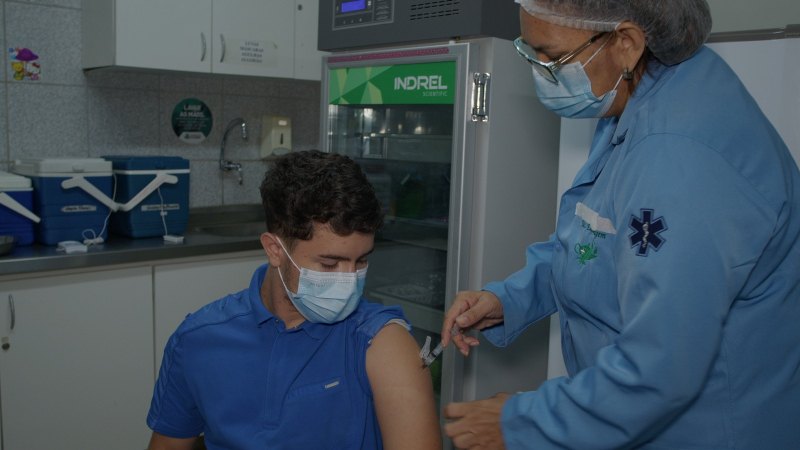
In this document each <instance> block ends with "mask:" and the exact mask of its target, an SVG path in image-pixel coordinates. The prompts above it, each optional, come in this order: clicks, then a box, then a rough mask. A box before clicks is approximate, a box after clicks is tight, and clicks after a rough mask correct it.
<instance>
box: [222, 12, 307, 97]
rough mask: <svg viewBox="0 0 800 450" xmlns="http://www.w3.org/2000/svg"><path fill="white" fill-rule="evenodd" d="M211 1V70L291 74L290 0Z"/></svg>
mask: <svg viewBox="0 0 800 450" xmlns="http://www.w3.org/2000/svg"><path fill="white" fill-rule="evenodd" d="M213 2H214V3H213V6H214V7H213V24H212V31H213V33H214V39H213V45H212V48H213V52H212V54H213V60H212V65H211V71H212V72H214V73H224V74H232V75H256V76H265V77H279V78H292V77H293V76H294V2H293V1H287V0H213ZM242 94H246V92H243V93H242Z"/></svg>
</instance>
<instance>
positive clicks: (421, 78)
mask: <svg viewBox="0 0 800 450" xmlns="http://www.w3.org/2000/svg"><path fill="white" fill-rule="evenodd" d="M329 75H330V76H329V77H328V80H329V85H328V88H329V93H330V94H329V99H328V100H329V102H330V104H331V105H452V104H453V103H454V102H455V87H456V63H455V61H445V62H431V63H420V64H398V65H391V66H368V67H350V68H342V69H331V71H330V74H329Z"/></svg>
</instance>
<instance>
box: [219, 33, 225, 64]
mask: <svg viewBox="0 0 800 450" xmlns="http://www.w3.org/2000/svg"><path fill="white" fill-rule="evenodd" d="M219 40H220V42H222V56H220V58H219V62H222V60H223V59H225V36H223V35H222V34H220V35H219Z"/></svg>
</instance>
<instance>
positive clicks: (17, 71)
mask: <svg viewBox="0 0 800 450" xmlns="http://www.w3.org/2000/svg"><path fill="white" fill-rule="evenodd" d="M8 52H9V54H10V55H11V68H12V69H13V70H14V79H15V80H18V81H25V80H28V81H39V80H40V74H41V72H42V67H41V65H40V64H39V63H38V62H34V61H37V60H38V59H39V55H37V54H35V53H33V52H32V51H31V50H30V49H28V48H19V47H9V49H8Z"/></svg>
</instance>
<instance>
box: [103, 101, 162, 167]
mask: <svg viewBox="0 0 800 450" xmlns="http://www.w3.org/2000/svg"><path fill="white" fill-rule="evenodd" d="M88 105H89V154H90V155H91V156H93V157H97V156H103V155H134V156H151V155H158V153H159V147H158V93H157V92H151V91H132V90H120V89H97V88H89V92H88Z"/></svg>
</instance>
